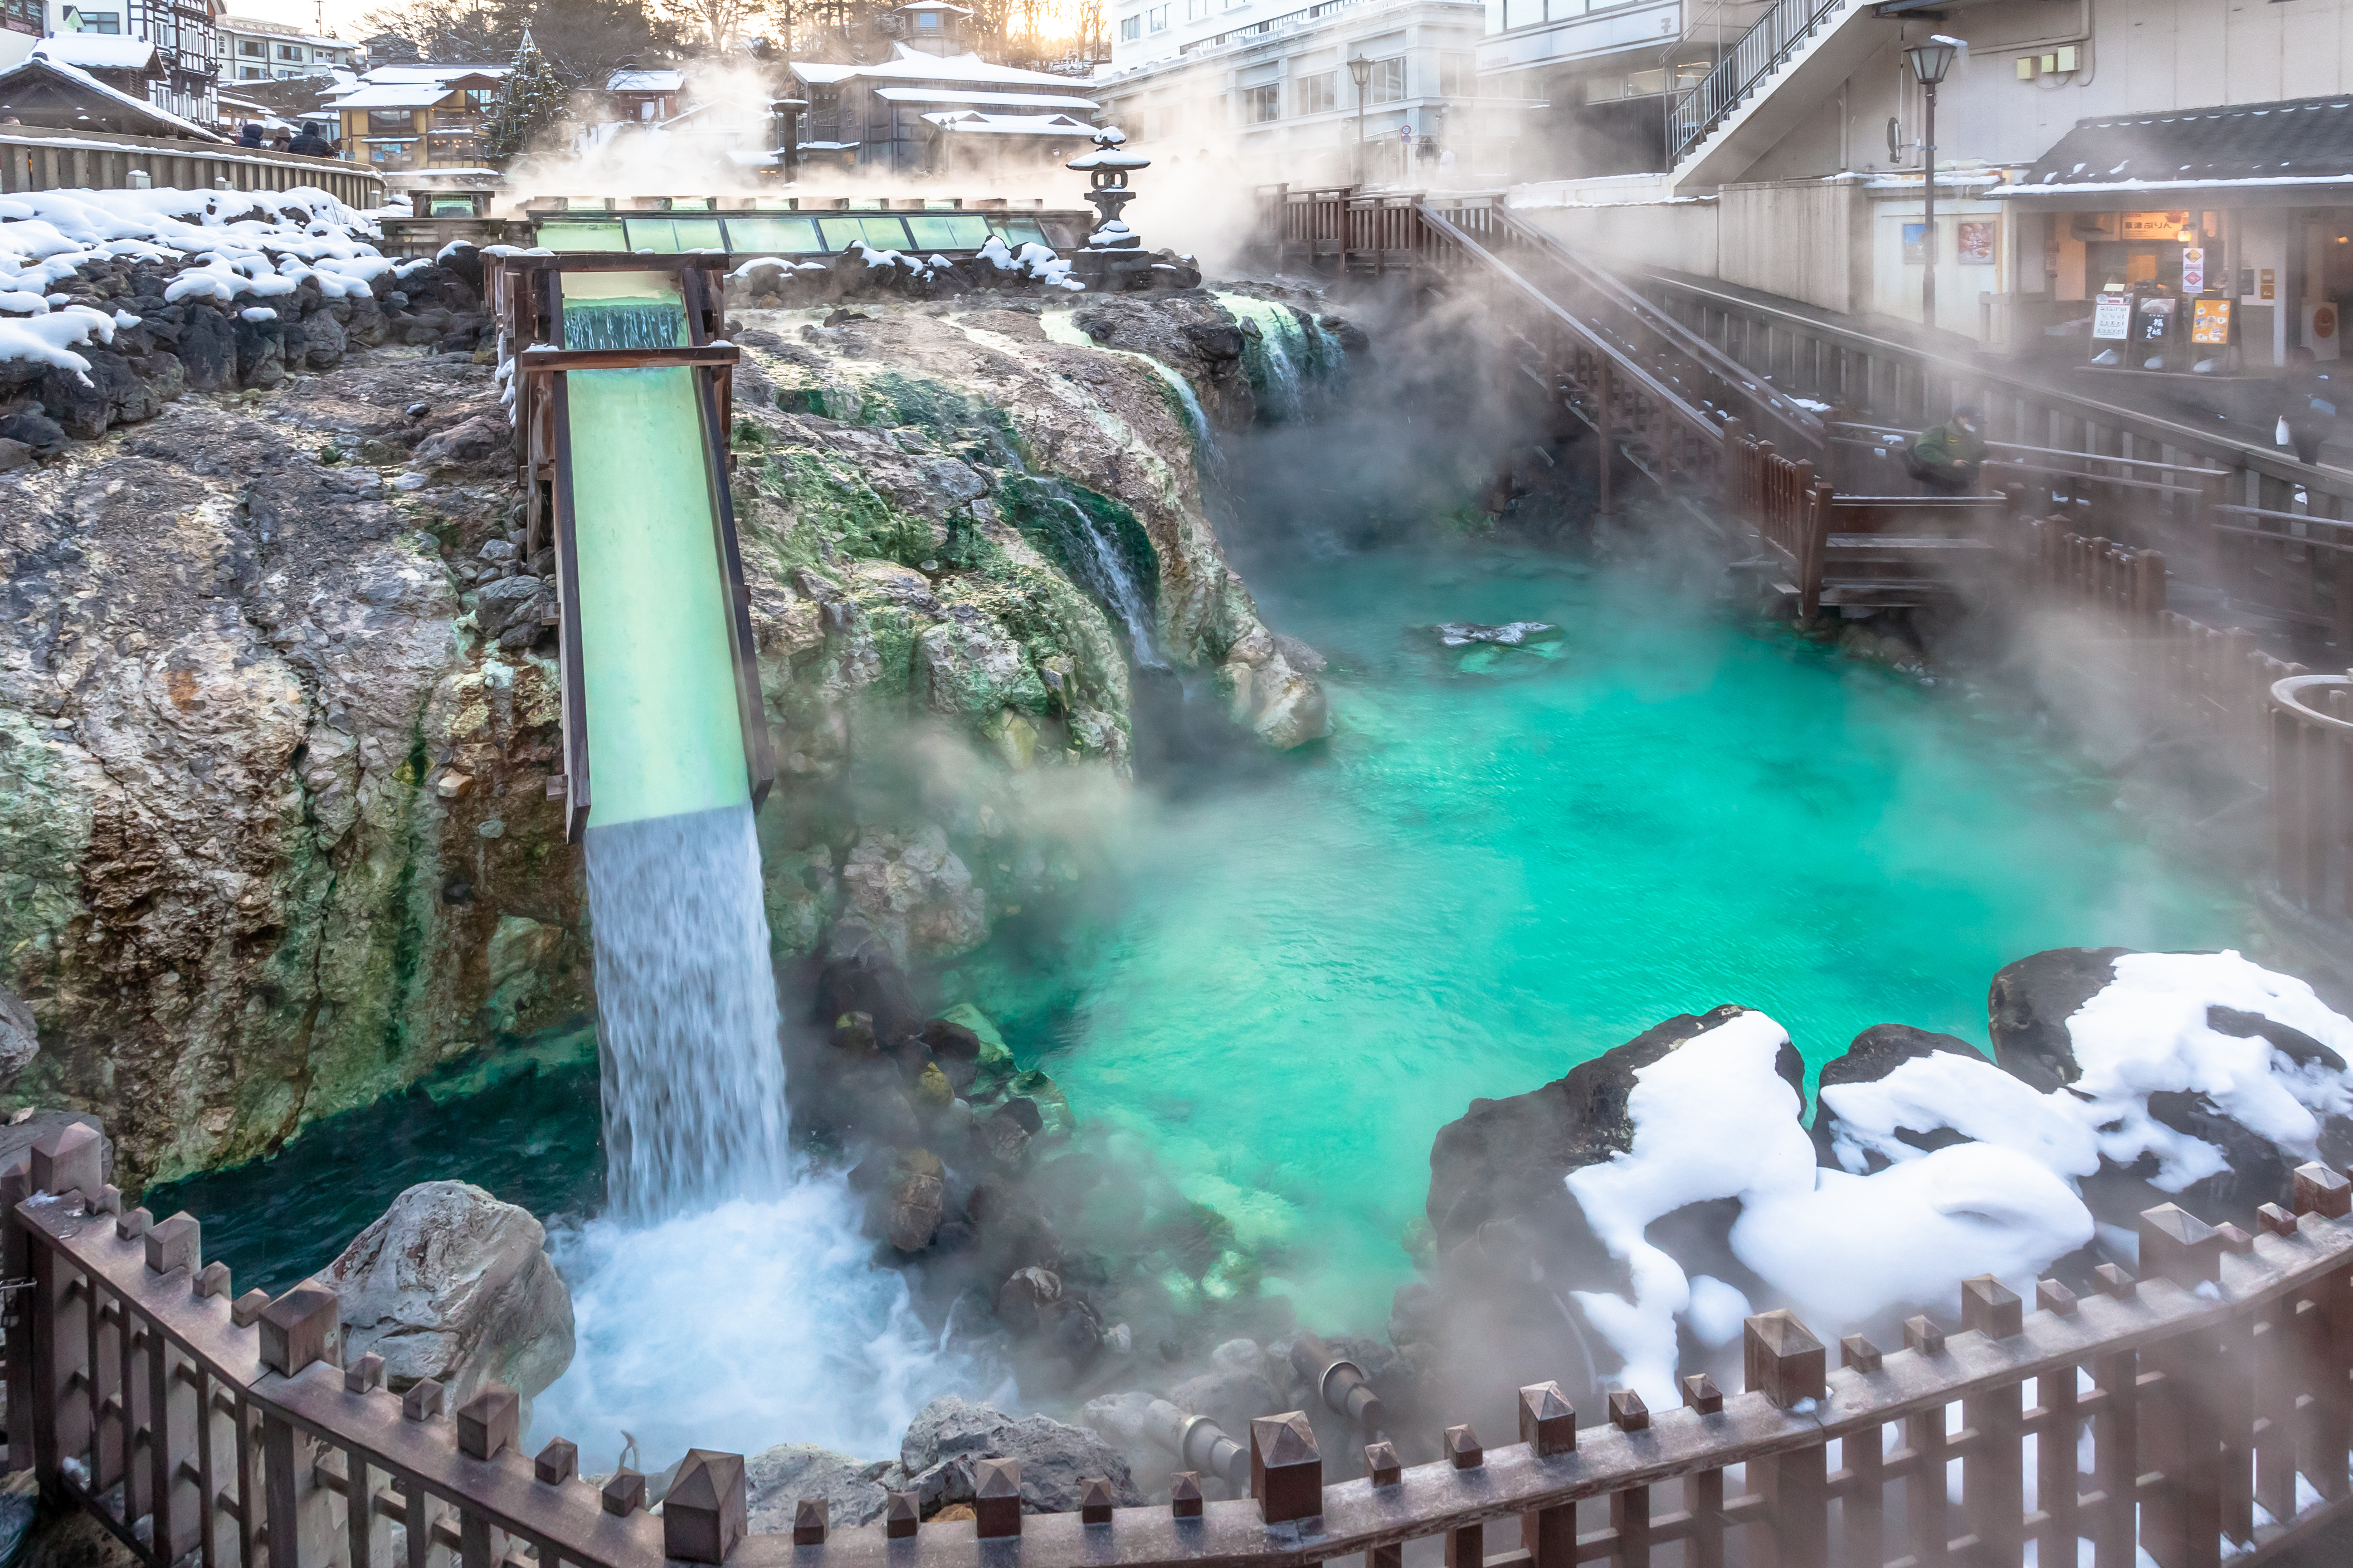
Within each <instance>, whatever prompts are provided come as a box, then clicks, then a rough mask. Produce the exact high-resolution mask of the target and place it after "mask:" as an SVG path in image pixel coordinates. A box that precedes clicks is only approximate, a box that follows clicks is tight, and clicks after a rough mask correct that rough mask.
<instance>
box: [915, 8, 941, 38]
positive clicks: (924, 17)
mask: <svg viewBox="0 0 2353 1568" xmlns="http://www.w3.org/2000/svg"><path fill="white" fill-rule="evenodd" d="M939 30H940V14H939V13H938V12H937V11H918V12H916V13H915V31H917V32H919V33H936V32H938V31H939Z"/></svg>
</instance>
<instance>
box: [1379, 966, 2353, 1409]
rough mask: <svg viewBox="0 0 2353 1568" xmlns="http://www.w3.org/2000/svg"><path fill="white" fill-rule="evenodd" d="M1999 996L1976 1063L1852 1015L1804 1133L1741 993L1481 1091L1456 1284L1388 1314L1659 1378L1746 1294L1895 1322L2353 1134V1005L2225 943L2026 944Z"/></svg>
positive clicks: (1467, 1131)
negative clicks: (1531, 1085) (1510, 1085)
mask: <svg viewBox="0 0 2353 1568" xmlns="http://www.w3.org/2000/svg"><path fill="white" fill-rule="evenodd" d="M1989 1011H1990V1014H1991V1020H1990V1034H1991V1037H1992V1039H1993V1044H1994V1050H1995V1058H1996V1059H1995V1060H1990V1061H1989V1060H1988V1059H1987V1058H1986V1057H1985V1056H1984V1055H1983V1054H1981V1053H1980V1052H1979V1051H1978V1049H1977V1048H1976V1047H1972V1046H1970V1045H1969V1044H1968V1042H1966V1041H1963V1040H1960V1039H1957V1038H1956V1037H1952V1036H1947V1035H1935V1034H1930V1033H1928V1032H1927V1031H1925V1030H1919V1029H1913V1028H1909V1027H1907V1026H1902V1025H1880V1026H1874V1027H1873V1028H1871V1029H1867V1030H1865V1031H1863V1033H1862V1035H1860V1036H1858V1037H1856V1039H1855V1041H1854V1043H1853V1045H1852V1047H1851V1048H1850V1049H1849V1050H1848V1052H1847V1053H1846V1054H1845V1055H1844V1056H1842V1057H1841V1058H1838V1059H1836V1060H1834V1061H1832V1062H1831V1063H1829V1064H1828V1065H1827V1066H1825V1067H1824V1068H1823V1069H1822V1072H1821V1075H1820V1090H1819V1101H1818V1107H1817V1110H1816V1113H1815V1116H1814V1120H1813V1126H1812V1129H1811V1131H1809V1130H1808V1129H1807V1128H1806V1127H1805V1125H1804V1124H1803V1113H1804V1109H1805V1102H1804V1095H1803V1093H1802V1090H1801V1085H1802V1082H1803V1075H1802V1070H1801V1069H1800V1068H1799V1067H1798V1065H1797V1057H1796V1052H1795V1050H1794V1048H1793V1047H1792V1046H1791V1044H1790V1042H1789V1040H1788V1035H1787V1034H1786V1033H1785V1032H1784V1031H1783V1029H1782V1027H1781V1026H1780V1025H1779V1024H1778V1023H1777V1022H1775V1021H1774V1020H1773V1019H1771V1018H1769V1017H1767V1016H1766V1015H1764V1014H1762V1013H1758V1012H1755V1011H1752V1010H1748V1009H1745V1008H1739V1007H1719V1008H1717V1009H1715V1011H1713V1012H1710V1013H1708V1014H1705V1015H1703V1016H1697V1017H1692V1016H1683V1017H1679V1018H1675V1019H1671V1020H1669V1021H1668V1022H1667V1023H1665V1024H1662V1025H1660V1026H1658V1027H1656V1028H1654V1029H1651V1030H1650V1031H1647V1032H1645V1033H1644V1034H1643V1035H1641V1036H1640V1037H1637V1038H1636V1039H1634V1040H1632V1041H1630V1042H1629V1043H1628V1044H1626V1045H1624V1046H1620V1047H1617V1048H1616V1049H1614V1050H1611V1051H1608V1052H1605V1053H1603V1054H1602V1055H1601V1056H1600V1057H1598V1058H1593V1059H1592V1060H1589V1061H1586V1062H1582V1063H1579V1064H1578V1065H1577V1067H1576V1068H1572V1069H1571V1071H1570V1072H1569V1074H1568V1075H1567V1077H1566V1078H1564V1079H1560V1080H1558V1081H1557V1082H1555V1083H1551V1084H1547V1085H1545V1086H1544V1087H1543V1088H1541V1089H1536V1090H1535V1091H1533V1092H1531V1093H1529V1094H1525V1095H1520V1096H1516V1097H1514V1098H1513V1099H1510V1100H1474V1101H1473V1102H1472V1106H1471V1109H1470V1110H1469V1112H1468V1113H1467V1114H1466V1115H1465V1116H1464V1117H1463V1118H1462V1119H1461V1121H1456V1122H1454V1123H1451V1124H1450V1125H1449V1126H1447V1127H1445V1128H1443V1129H1441V1130H1440V1133H1439V1135H1438V1139H1437V1141H1436V1143H1435V1145H1434V1146H1433V1149H1432V1152H1431V1158H1430V1167H1431V1181H1430V1202H1429V1207H1428V1217H1429V1222H1430V1227H1431V1231H1432V1233H1433V1238H1434V1241H1435V1244H1436V1267H1435V1273H1436V1286H1437V1289H1438V1290H1439V1292H1440V1297H1441V1299H1442V1300H1443V1303H1444V1305H1443V1308H1442V1309H1441V1310H1431V1309H1430V1306H1429V1305H1428V1304H1426V1303H1422V1302H1419V1301H1417V1302H1415V1303H1411V1304H1409V1302H1408V1301H1407V1300H1406V1293H1405V1292H1400V1295H1399V1301H1398V1310H1397V1312H1396V1313H1394V1314H1393V1316H1392V1322H1393V1324H1395V1323H1398V1322H1409V1323H1410V1322H1415V1321H1420V1322H1434V1321H1450V1322H1451V1325H1452V1326H1451V1335H1452V1336H1462V1335H1465V1334H1466V1333H1467V1334H1469V1335H1470V1336H1472V1337H1477V1336H1479V1335H1481V1334H1489V1335H1491V1336H1492V1335H1493V1334H1496V1333H1500V1334H1505V1335H1509V1336H1511V1337H1512V1338H1514V1339H1517V1340H1519V1341H1521V1342H1524V1343H1525V1342H1526V1341H1527V1340H1528V1339H1529V1337H1530V1336H1531V1335H1533V1336H1535V1337H1536V1338H1538V1339H1546V1338H1548V1339H1549V1341H1550V1345H1549V1346H1548V1348H1547V1351H1546V1353H1548V1354H1551V1355H1553V1356H1555V1357H1556V1358H1558V1360H1560V1361H1561V1362H1563V1363H1566V1364H1567V1365H1569V1366H1572V1367H1574V1366H1575V1365H1577V1357H1578V1356H1579V1355H1582V1356H1583V1357H1584V1358H1585V1364H1586V1366H1587V1367H1588V1373H1589V1376H1590V1377H1591V1378H1592V1379H1593V1380H1594V1382H1595V1384H1596V1386H1599V1385H1601V1384H1614V1383H1623V1384H1627V1385H1629V1386H1631V1387H1633V1388H1635V1389H1636V1390H1638V1391H1639V1392H1641V1394H1643V1395H1644V1397H1645V1398H1669V1399H1672V1397H1673V1393H1674V1390H1673V1378H1674V1376H1675V1374H1676V1373H1677V1372H1678V1371H1679V1370H1680V1371H1689V1370H1692V1367H1691V1366H1690V1365H1689V1364H1687V1363H1689V1362H1691V1361H1692V1359H1693V1358H1694V1356H1695V1355H1696V1356H1698V1357H1700V1358H1701V1359H1702V1360H1703V1362H1704V1361H1705V1359H1706V1356H1707V1353H1708V1352H1709V1350H1710V1349H1711V1348H1712V1347H1715V1346H1719V1345H1723V1344H1725V1342H1726V1332H1727V1331H1726V1322H1727V1320H1728V1319H1729V1318H1730V1317H1731V1316H1732V1315H1733V1309H1734V1306H1735V1305H1736V1304H1739V1305H1742V1309H1743V1310H1742V1311H1741V1314H1740V1315H1745V1312H1746V1307H1745V1304H1746V1303H1753V1304H1754V1306H1755V1307H1756V1309H1757V1310H1763V1309H1766V1308H1769V1307H1775V1306H1788V1307H1790V1308H1792V1309H1794V1310H1796V1311H1797V1312H1798V1314H1799V1317H1801V1318H1803V1319H1804V1320H1806V1321H1807V1322H1808V1324H1809V1325H1810V1327H1811V1328H1812V1329H1813V1330H1814V1331H1815V1332H1816V1333H1817V1334H1820V1335H1821V1336H1822V1337H1824V1338H1825V1339H1829V1338H1831V1337H1835V1336H1836V1335H1839V1334H1841V1333H1844V1332H1847V1331H1854V1330H1858V1329H1860V1330H1862V1331H1864V1332H1866V1333H1871V1334H1873V1335H1874V1336H1875V1337H1876V1336H1882V1335H1889V1336H1892V1334H1893V1332H1894V1324H1895V1322H1896V1321H1897V1320H1899V1319H1901V1318H1902V1317H1904V1316H1905V1315H1907V1314H1909V1313H1911V1312H1915V1311H1920V1310H1931V1311H1947V1312H1948V1311H1950V1310H1952V1304H1953V1302H1954V1300H1956V1296H1957V1290H1958V1287H1959V1283H1960V1281H1961V1280H1963V1279H1968V1278H1971V1277H1973V1276H1977V1275H1980V1274H1992V1275H1994V1276H1996V1277H1997V1278H1999V1279H2002V1280H2003V1281H2004V1282H2005V1283H2006V1284H2008V1285H2009V1286H2010V1288H2011V1289H2015V1290H2017V1291H2019V1292H2020V1293H2021V1295H2024V1296H2028V1297H2030V1298H2031V1294H2032V1288H2033V1284H2034V1281H2035V1280H2036V1279H2038V1278H2040V1277H2042V1276H2043V1275H2045V1274H2046V1273H2055V1274H2057V1275H2058V1276H2059V1277H2060V1278H2061V1279H2070V1280H2080V1283H2081V1284H2082V1285H2083V1286H2084V1287H2085V1288H2088V1287H2089V1284H2090V1282H2089V1280H2088V1279H2083V1278H2082V1277H2084V1276H2086V1275H2088V1272H2089V1270H2090V1268H2091V1266H2092V1265H2093V1264H2095V1263H2097V1262H2100V1261H2102V1260H2104V1258H2113V1259H2115V1260H2118V1261H2122V1262H2124V1263H2126V1265H2127V1266H2131V1265H2132V1264H2133V1263H2134V1261H2135V1259H2134V1258H2133V1239H2132V1238H2133V1235H2134V1226H2135V1223H2136V1220H2137V1216H2138V1215H2139V1214H2140V1213H2141V1212H2142V1211H2143V1210H2145V1209H2147V1208H2150V1207H2153V1206H2155V1205H2158V1204H2162V1203H2165V1202H2168V1201H2169V1200H2171V1201H2179V1203H2181V1205H2182V1206H2184V1207H2185V1208H2187V1209H2189V1211H2190V1212H2192V1213H2194V1214H2197V1215H2199V1216H2200V1217H2201V1218H2203V1219H2206V1220H2208V1221H2210V1222H2221V1221H2223V1220H2233V1221H2236V1222H2237V1223H2239V1224H2241V1225H2242V1226H2248V1227H2250V1228H2252V1227H2253V1210H2254V1208H2255V1207H2256V1206H2257V1205H2261V1204H2263V1203H2269V1202H2283V1201H2285V1200H2286V1197H2287V1189H2288V1186H2289V1184H2290V1182H2291V1173H2292V1172H2293V1170H2294V1169H2295V1166H2296V1165H2298V1164H2301V1163H2305V1162H2306V1161H2309V1160H2312V1159H2315V1158H2319V1159H2323V1160H2327V1161H2329V1162H2330V1163H2336V1164H2339V1165H2341V1164H2343V1163H2345V1162H2346V1160H2347V1159H2348V1156H2353V1070H2348V1060H2353V1020H2348V1018H2346V1017H2345V1016H2342V1015H2340V1014H2338V1013H2337V1012H2335V1011H2334V1010H2333V1009H2331V1008H2329V1007H2328V1006H2327V1005H2326V1004H2324V1003H2322V1002H2321V1001H2320V1000H2319V998H2318V997H2317V996H2316V995H2315V994H2314V993H2313V991H2312V989H2311V987H2310V986H2308V985H2306V984H2304V983H2303V982H2301V981H2298V980H2295V979H2293V978H2291V977H2289V976H2286V975H2283V974H2278V973H2273V972H2271V971H2268V970H2265V969H2263V967H2261V966H2260V965H2258V964H2255V963H2252V962H2251V961H2249V960H2248V959H2246V958H2244V957H2242V955H2241V954H2239V953H2237V952H2202V953H2144V952H2127V951H2126V950H2123V949H2103V950H2096V951H2094V950H2084V949H2062V950H2056V951H2053V952H2044V953H2038V954H2035V955H2034V956H2032V957H2031V958H2028V959H2023V960H2021V961H2020V962H2019V963H2013V964H2011V965H2010V966H2009V967H2007V968H2005V969H2004V970H2003V971H2002V972H2001V973H2000V975H1999V976H1997V977H1996V980H1995V983H1994V985H1993V987H1992V992H1991V997H1990V1008H1989ZM1411 1289H1423V1288H1419V1287H1409V1290H1411ZM1466 1325H1467V1326H1466ZM1735 1337H1736V1336H1735ZM1883 1342H1885V1341H1884V1340H1883ZM1613 1369H1614V1370H1613Z"/></svg>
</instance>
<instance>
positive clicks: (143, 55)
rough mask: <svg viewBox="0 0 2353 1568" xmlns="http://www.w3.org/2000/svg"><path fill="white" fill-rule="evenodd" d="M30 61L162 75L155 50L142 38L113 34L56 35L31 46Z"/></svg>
mask: <svg viewBox="0 0 2353 1568" xmlns="http://www.w3.org/2000/svg"><path fill="white" fill-rule="evenodd" d="M31 58H34V59H43V60H55V61H56V62H58V64H59V65H68V66H79V67H80V68H82V69H84V70H100V71H147V72H150V73H151V74H153V75H155V76H162V75H163V74H164V62H163V60H162V59H161V58H158V57H157V55H156V53H155V46H154V45H153V43H152V42H150V41H149V40H147V39H145V38H136V37H129V36H127V35H121V34H117V35H113V36H108V35H106V34H101V33H60V34H58V36H57V37H53V38H43V39H42V40H41V41H40V42H39V43H37V44H35V45H34V46H33V52H32V57H31Z"/></svg>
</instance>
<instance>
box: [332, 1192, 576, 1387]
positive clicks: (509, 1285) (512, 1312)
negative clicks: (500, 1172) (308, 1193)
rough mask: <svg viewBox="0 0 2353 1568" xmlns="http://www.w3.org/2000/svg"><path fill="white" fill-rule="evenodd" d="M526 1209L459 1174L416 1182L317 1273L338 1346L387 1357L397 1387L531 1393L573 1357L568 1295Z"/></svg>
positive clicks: (350, 1352)
mask: <svg viewBox="0 0 2353 1568" xmlns="http://www.w3.org/2000/svg"><path fill="white" fill-rule="evenodd" d="M546 1241H547V1233H546V1232H545V1231H544V1230H543V1229H541V1228H540V1224H539V1221H537V1220H535V1219H533V1217H532V1216H531V1214H530V1212H529V1211H528V1210H525V1209H521V1208H518V1207H516V1206H515V1205H512V1204H507V1203H501V1202H500V1201H499V1200H498V1199H496V1198H494V1197H492V1196H491V1194H488V1193H486V1192H484V1191H483V1190H482V1189H481V1188H480V1187H477V1186H472V1185H470V1184H467V1183H464V1182H420V1183H418V1184H417V1185H416V1186H413V1187H411V1188H409V1189H408V1190H407V1191H406V1192H405V1193H403V1194H400V1196H399V1197H397V1198H396V1199H394V1200H393V1204H392V1207H390V1208H389V1209H386V1210H385V1213H384V1215H383V1216H382V1217H381V1218H379V1219H378V1220H376V1222H375V1224H373V1225H371V1226H368V1227H367V1228H366V1229H365V1230H364V1231H362V1232H360V1234H359V1235H358V1236H357V1237H353V1240H352V1244H351V1245H350V1246H349V1247H345V1248H344V1249H343V1256H342V1257H340V1258H336V1259H335V1260H334V1262H332V1263H331V1264H329V1265H328V1266H327V1268H326V1270H325V1272H324V1274H323V1275H322V1279H324V1280H325V1281H326V1283H327V1284H328V1285H330V1286H331V1287H332V1288H333V1289H334V1291H335V1294H336V1296H337V1297H338V1298H339V1300H340V1301H341V1303H342V1315H343V1335H344V1338H343V1348H344V1354H345V1356H346V1357H357V1356H362V1355H366V1354H368V1353H369V1352H374V1353H375V1354H377V1355H380V1356H382V1357H384V1361H385V1368H384V1370H385V1382H386V1384H388V1385H389V1386H390V1387H392V1388H393V1389H394V1390H396V1391H397V1390H400V1389H405V1388H406V1387H408V1386H409V1385H410V1384H415V1383H417V1382H418V1381H420V1380H422V1379H424V1378H428V1377H430V1378H433V1379H436V1380H438V1382H439V1383H441V1384H443V1385H444V1386H445V1387H447V1388H448V1390H449V1400H450V1403H451V1405H453V1406H454V1405H459V1404H462V1403H463V1402H464V1401H466V1400H468V1399H470V1398H471V1397H473V1395H474V1394H477V1393H479V1392H480V1390H481V1387H482V1385H483V1384H486V1383H493V1382H495V1383H502V1384H506V1385H507V1386H508V1387H510V1388H512V1389H513V1390H515V1391H516V1392H517V1393H519V1394H522V1395H523V1396H524V1398H526V1399H528V1398H530V1397H531V1396H532V1395H533V1394H537V1393H539V1392H540V1391H541V1390H542V1389H543V1388H545V1387H546V1386H547V1385H548V1384H551V1383H554V1381H555V1380H556V1378H557V1377H558V1376H559V1375H561V1374H562V1373H563V1371H564V1369H565V1367H566V1366H568V1365H570V1364H571V1362H572V1297H571V1294H570V1293H569V1292H568V1291H566V1290H565V1287H564V1281H563V1279H560V1278H559V1277H558V1276H557V1274H556V1272H555V1265H554V1262H553V1261H551V1260H550V1259H549V1258H548V1256H547V1251H546Z"/></svg>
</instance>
